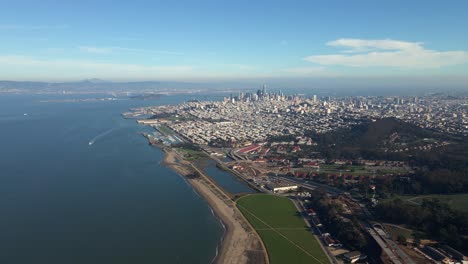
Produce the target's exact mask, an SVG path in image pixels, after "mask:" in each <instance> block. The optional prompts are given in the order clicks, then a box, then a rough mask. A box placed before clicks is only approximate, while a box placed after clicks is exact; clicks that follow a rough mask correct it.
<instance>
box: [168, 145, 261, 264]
mask: <svg viewBox="0 0 468 264" xmlns="http://www.w3.org/2000/svg"><path fill="white" fill-rule="evenodd" d="M164 151H165V152H166V156H165V158H164V161H163V165H165V166H168V167H170V168H171V169H173V170H174V171H176V172H177V173H179V174H180V175H183V176H188V175H192V174H193V173H194V172H195V171H198V173H199V174H200V177H197V178H190V177H188V178H187V181H188V182H189V183H190V184H191V186H192V187H193V188H194V189H195V191H197V192H198V193H199V194H200V195H201V196H202V197H203V198H204V199H205V200H206V201H207V202H208V204H209V205H210V206H211V208H212V209H213V211H214V213H215V214H216V216H217V217H219V218H220V219H221V221H222V222H223V224H224V226H225V228H226V232H225V234H224V237H223V240H222V243H221V245H220V246H219V252H218V255H217V256H216V258H215V259H214V260H213V263H232V264H237V263H240V264H242V263H248V264H253V263H268V255H267V254H266V250H265V248H264V246H263V244H262V241H261V239H260V237H259V236H258V234H257V233H256V232H255V230H254V229H253V228H252V227H251V226H250V224H249V223H248V221H247V220H246V219H245V218H244V216H243V215H242V213H241V212H240V211H239V210H238V209H237V207H236V205H235V202H234V201H232V200H231V198H230V196H229V195H228V194H226V193H225V192H224V190H222V189H221V188H220V187H218V186H217V185H216V184H215V183H214V182H213V181H212V180H211V179H210V178H209V177H207V176H206V175H205V174H204V173H203V172H202V171H200V170H199V169H198V168H196V167H195V166H193V164H192V163H191V162H189V161H187V160H184V159H183V158H182V157H180V156H179V154H178V153H177V152H175V151H174V150H172V149H169V148H165V149H164Z"/></svg>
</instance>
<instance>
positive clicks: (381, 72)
mask: <svg viewBox="0 0 468 264" xmlns="http://www.w3.org/2000/svg"><path fill="white" fill-rule="evenodd" d="M467 14H468V1H430V0H426V1H416V0H415V1H397V0H392V1H375V0H374V1H358V0H356V1H346V0H343V1H328V0H327V1H310V0H306V1H273V0H270V1H242V0H237V1H219V0H218V1H203V0H198V1H138V0H134V1H98V0H94V1H87V0H81V1H66V0H62V1H50V0H42V1H21V0H15V1H4V0H0V79H1V80H37V81H71V80H82V79H88V78H100V79H105V80H110V81H141V80H171V81H187V80H189V81H221V80H223V81H225V80H244V79H245V80H249V79H252V80H264V81H267V82H268V81H269V80H271V79H282V80H295V81H296V82H297V80H307V79H313V78H321V79H327V78H359V79H360V80H366V79H369V80H374V81H375V80H376V79H378V78H386V79H387V80H389V79H392V78H394V79H395V80H401V79H405V78H407V79H411V78H413V79H418V80H423V81H426V82H431V80H433V79H435V78H442V79H444V80H446V81H447V83H451V82H452V83H458V84H460V83H466V81H468V15H467Z"/></svg>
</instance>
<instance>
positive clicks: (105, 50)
mask: <svg viewBox="0 0 468 264" xmlns="http://www.w3.org/2000/svg"><path fill="white" fill-rule="evenodd" d="M78 48H79V49H80V51H83V52H87V53H95V54H106V53H111V52H112V49H110V48H98V47H89V46H80V47H78Z"/></svg>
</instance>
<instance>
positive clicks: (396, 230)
mask: <svg viewBox="0 0 468 264" xmlns="http://www.w3.org/2000/svg"><path fill="white" fill-rule="evenodd" d="M382 225H383V227H384V228H385V231H387V234H389V235H390V236H391V237H392V239H393V240H396V239H397V238H398V236H399V235H403V236H404V237H406V238H407V239H408V238H412V237H413V231H412V230H410V229H406V228H402V227H399V226H397V225H391V224H382Z"/></svg>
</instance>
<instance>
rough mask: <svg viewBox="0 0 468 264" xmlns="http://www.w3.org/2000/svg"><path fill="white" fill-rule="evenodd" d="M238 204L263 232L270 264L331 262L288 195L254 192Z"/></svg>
mask: <svg viewBox="0 0 468 264" xmlns="http://www.w3.org/2000/svg"><path fill="white" fill-rule="evenodd" d="M237 206H238V207H239V209H240V210H241V212H242V213H243V214H244V216H245V217H246V218H247V219H248V220H249V222H250V223H251V224H252V225H253V226H254V228H255V229H256V230H257V232H258V233H259V234H260V236H261V238H262V240H263V242H264V244H265V246H266V248H267V251H268V256H269V258H270V263H272V264H278V263H329V261H328V258H327V256H326V255H325V253H324V252H323V251H322V248H321V247H320V244H319V243H320V242H319V241H318V240H317V239H316V238H315V237H314V236H313V235H312V233H311V232H310V231H309V229H308V227H307V226H306V224H305V223H304V220H303V219H302V217H301V215H300V214H299V212H298V211H297V209H296V207H295V206H294V204H293V203H292V202H291V201H290V200H289V199H288V198H286V197H280V196H274V195H267V194H253V195H248V196H244V197H242V198H240V199H239V200H238V201H237Z"/></svg>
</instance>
